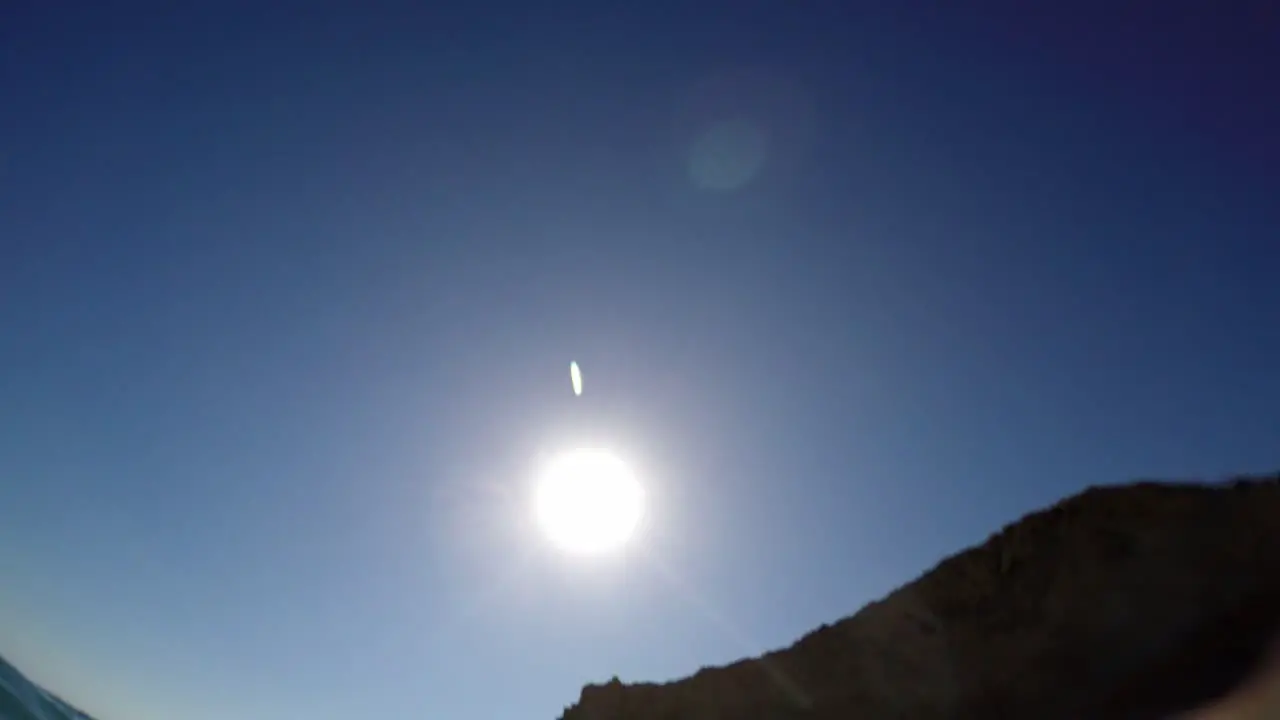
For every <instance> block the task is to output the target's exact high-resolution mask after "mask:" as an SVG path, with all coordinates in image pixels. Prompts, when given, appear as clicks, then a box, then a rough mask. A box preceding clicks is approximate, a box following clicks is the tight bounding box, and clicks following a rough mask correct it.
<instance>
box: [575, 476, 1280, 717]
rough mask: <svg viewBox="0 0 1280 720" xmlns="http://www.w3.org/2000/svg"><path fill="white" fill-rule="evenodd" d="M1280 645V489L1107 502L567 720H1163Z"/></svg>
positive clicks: (1062, 514) (1160, 493)
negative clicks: (851, 611)
mask: <svg viewBox="0 0 1280 720" xmlns="http://www.w3.org/2000/svg"><path fill="white" fill-rule="evenodd" d="M1278 629H1280V475H1277V476H1272V477H1260V478H1244V479H1238V480H1234V481H1231V482H1227V483H1220V484H1181V483H1179V484H1172V483H1156V482H1142V483H1136V484H1132V485H1126V486H1114V487H1095V488H1090V489H1089V490H1086V491H1085V492H1083V493H1081V494H1080V495H1077V496H1074V497H1071V498H1068V499H1066V500H1063V501H1061V502H1059V503H1057V504H1056V505H1054V506H1052V507H1050V508H1048V509H1046V510H1042V511H1040V512H1036V513H1033V514H1031V515H1028V516H1027V517H1025V518H1023V519H1022V520H1021V521H1019V522H1017V523H1015V524H1013V525H1010V526H1008V527H1006V528H1005V529H1004V530H1002V531H1001V532H999V533H997V534H996V535H993V536H992V537H991V538H989V539H988V540H987V541H986V542H985V543H983V544H982V545H980V546H977V547H973V548H970V549H968V550H965V551H964V552H961V553H959V554H957V555H954V556H952V557H950V558H947V559H946V560H943V561H942V562H941V563H939V564H938V566H937V567H935V568H934V569H933V570H932V571H930V572H928V573H926V574H925V575H923V576H922V577H920V578H919V579H918V580H916V581H915V582H912V583H910V584H908V585H906V586H904V587H902V588H899V589H898V590H896V591H894V592H893V593H891V594H890V595H889V596H888V597H886V598H884V599H882V600H880V601H878V602H874V603H871V604H869V605H867V606H866V607H864V608H863V609H862V610H861V611H859V612H858V613H857V614H855V615H853V616H852V617H848V618H845V619H843V620H840V621H839V622H837V623H835V624H834V625H824V626H822V627H820V628H818V629H817V630H814V631H813V632H811V633H809V634H808V635H806V636H804V637H803V638H801V639H800V640H799V641H798V642H796V643H795V644H794V645H792V646H791V647H789V648H786V649H784V650H779V651H776V652H771V653H768V654H766V655H764V656H762V657H759V658H753V659H749V660H743V661H740V662H737V663H734V664H732V665H729V666H727V667H719V668H704V669H702V670H700V671H698V672H697V673H696V674H694V675H693V676H692V677H688V678H685V679H683V680H679V681H676V682H671V683H666V684H636V685H624V684H622V683H620V682H618V681H616V680H614V681H611V682H609V683H607V684H604V685H588V686H587V687H586V688H584V689H583V691H582V694H581V697H580V699H579V701H578V702H577V704H575V705H573V706H571V707H569V708H568V709H566V710H565V712H564V714H563V716H562V720H766V719H768V720H774V719H778V720H782V719H788V720H789V719H792V718H794V719H797V720H798V719H801V718H803V719H806V720H835V719H837V718H839V719H841V720H845V719H854V718H857V719H858V720H887V719H888V718H894V719H895V720H896V719H908V720H917V719H918V720H930V719H933V718H946V719H947V720H960V719H969V718H973V719H974V720H977V719H982V720H995V719H998V718H1035V719H1037V720H1056V719H1061V720H1078V719H1081V718H1091V719H1096V720H1112V719H1114V720H1147V719H1151V720H1155V719H1157V718H1167V717H1169V716H1170V715H1172V714H1174V713H1177V712H1181V711H1185V710H1190V709H1192V708H1195V707H1199V706H1201V705H1203V704H1204V703H1206V702H1208V701H1210V700H1213V699H1215V698H1217V697H1219V696H1221V695H1223V694H1224V693H1226V692H1227V691H1228V690H1230V689H1231V688H1232V687H1234V686H1235V685H1236V684H1237V683H1239V682H1240V681H1241V680H1242V679H1243V678H1244V677H1245V676H1246V675H1247V674H1248V673H1249V672H1250V671H1251V670H1252V668H1253V667H1254V666H1255V665H1256V664H1257V663H1258V661H1259V660H1260V659H1261V657H1262V656H1263V655H1264V654H1265V651H1266V649H1267V646H1268V645H1269V642H1270V640H1271V639H1272V638H1273V637H1274V636H1275V634H1276V631H1277V630H1278Z"/></svg>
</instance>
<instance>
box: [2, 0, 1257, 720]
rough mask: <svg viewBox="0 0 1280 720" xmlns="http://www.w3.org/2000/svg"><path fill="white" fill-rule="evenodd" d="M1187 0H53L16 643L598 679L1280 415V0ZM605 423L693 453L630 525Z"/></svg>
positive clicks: (647, 453)
mask: <svg viewBox="0 0 1280 720" xmlns="http://www.w3.org/2000/svg"><path fill="white" fill-rule="evenodd" d="M1108 5H1110V4H1108ZM1139 6H1142V7H1143V8H1146V10H1140V9H1129V10H1125V9H1115V8H1112V7H1105V8H1104V7H1103V4H1101V3H1092V4H1091V3H1090V2H1088V0H1083V1H1081V2H1071V3H1058V4H1038V5H1036V6H1035V7H1034V9H1032V7H1031V5H1030V4H1027V3H1015V2H999V1H997V0H986V1H981V0H980V1H977V2H972V3H950V4H943V3H937V4H933V6H931V7H929V8H927V9H926V8H925V7H924V6H923V5H917V4H912V3H894V4H890V3H862V4H859V3H854V2H828V1H826V0H813V1H808V2H785V3H784V2H760V1H758V0H735V1H734V2H732V3H729V2H723V3H714V2H703V3H679V4H676V3H670V2H649V3H599V2H594V3H587V2H567V1H566V2H549V3H505V4H499V3H488V4H485V3H476V4H471V3H431V2H414V3H409V2H359V3H357V2H350V3H338V2H332V1H330V0H318V1H317V2H310V3H296V2H278V3H248V2H239V1H236V0H232V1H223V2H216V3H215V2H190V3H176V4H175V3H151V4H145V3H129V2H120V3H87V2H72V3H69V4H68V3H56V4H55V3H39V2H27V1H24V0H18V1H17V2H10V3H6V4H5V5H4V6H3V8H0V579H2V580H0V581H2V582H3V587H4V592H3V594H0V653H3V654H4V655H5V656H6V657H8V658H9V659H10V660H12V661H13V662H14V663H15V664H17V665H18V666H19V667H21V668H23V669H24V670H25V671H26V672H28V673H29V674H30V675H31V676H33V677H34V678H35V679H37V680H39V681H41V682H43V683H45V684H47V685H49V686H50V687H51V688H52V689H54V690H55V691H58V692H60V693H61V694H63V695H64V696H66V697H67V698H68V699H69V700H71V701H73V702H75V703H78V704H80V705H82V706H83V707H84V708H85V709H86V710H88V711H90V712H92V713H94V714H96V715H98V716H99V717H100V720H125V719H126V718H127V719H129V720H135V719H136V720H161V719H169V718H174V717H182V718H188V719H190V720H213V719H214V718H227V717H237V718H244V719H245V720H258V719H264V720H265V719H269V718H295V717H297V718H300V717H307V718H317V719H321V718H349V717H370V716H374V715H381V716H387V717H391V716H394V717H437V718H449V717H486V718H494V719H496V720H506V719H510V720H537V719H541V720H553V719H554V718H555V717H557V716H558V715H559V713H560V711H561V710H562V709H563V707H564V706H566V705H568V704H571V703H572V702H574V701H575V700H576V699H577V697H578V693H579V690H580V688H581V687H582V685H583V684H584V683H587V682H603V681H605V680H607V679H609V678H610V677H611V676H614V675H616V676H618V677H620V678H622V679H623V680H626V681H642V680H651V681H662V680H668V679H673V678H677V677H681V676H684V675H687V674H690V673H692V672H694V671H696V670H697V669H698V668H699V667H701V666H705V665H715V664H722V663H726V662H729V661H731V660H734V659H737V658H739V657H743V656H746V655H751V654H756V653H759V652H761V651H764V650H768V649H773V648H777V647H781V646H785V645H787V644H789V643H790V642H791V641H793V640H795V639H796V638H798V637H799V636H800V635H802V634H803V633H804V632H806V631H807V630H809V629H811V628H813V627H815V626H817V625H819V624H821V623H823V622H831V621H834V620H836V619H837V618H840V617H843V616H846V615H848V614H850V613H852V612H853V611H855V610H857V609H858V608H859V607H860V606H862V605H863V604H864V603H866V602H868V601H871V600H874V599H877V598H879V597H881V596H883V595H884V594H886V593H887V592H889V591H891V590H892V589H893V588H894V587H896V586H897V585H899V584H901V583H904V582H907V581H909V580H911V579H913V578H915V577H916V576H918V575H919V574H921V573H922V572H924V571H925V570H927V569H928V568H930V567H932V566H933V565H934V564H935V563H937V562H938V561H939V560H941V559H942V558H943V557H945V556H946V555H949V554H951V553H953V552H956V551H959V550H960V549H962V548H964V547H966V546H968V545H971V544H974V543H977V542H981V541H982V540H983V539H984V538H986V537H987V536H988V535H989V534H990V533H992V532H994V531H996V530H998V529H999V528H1000V527H1001V526H1002V525H1004V524H1005V523H1008V522H1011V521H1013V520H1015V519H1016V518H1017V517H1019V516H1020V515H1022V514H1023V513H1025V512H1028V511H1031V510H1033V509H1036V508H1038V507H1041V506H1043V505H1047V504H1049V503H1051V502H1053V501H1055V500H1056V499H1058V498H1060V497H1062V496H1065V495H1068V494H1071V493H1074V492H1076V491H1079V490H1081V489H1083V488H1085V487H1086V486H1089V485H1093V484H1103V483H1116V482H1123V481H1126V480H1130V479H1137V478H1172V479H1194V478H1206V479H1216V478H1221V477H1224V476H1227V475H1231V474H1234V473H1238V472H1262V471H1269V470H1274V469H1276V468H1277V466H1278V463H1280V441H1278V440H1277V435H1276V427H1277V426H1276V419H1275V412H1276V408H1277V407H1280V373H1277V372H1276V358H1277V357H1280V321H1278V320H1277V318H1280V283H1277V282H1276V278H1277V277H1278V276H1280V273H1278V271H1280V242H1277V238H1280V203H1277V202H1276V201H1275V198H1276V197H1277V196H1278V193H1280V177H1277V175H1276V168H1277V167H1280V135H1278V134H1277V128H1280V93H1277V91H1276V88H1277V86H1276V80H1275V78H1276V75H1275V74H1274V73H1275V71H1276V68H1277V67H1278V66H1280V57H1278V55H1280V50H1278V49H1277V48H1278V47H1280V46H1277V45H1276V43H1275V37H1276V35H1277V32H1278V31H1280V30H1278V28H1280V15H1278V14H1277V11H1276V8H1275V5H1274V4H1273V3H1265V2H1250V1H1248V0H1246V1H1242V2H1235V3H1225V4H1219V5H1218V6H1215V7H1214V9H1213V11H1212V12H1209V11H1208V10H1207V9H1206V8H1208V5H1207V4H1205V5H1203V6H1202V8H1201V9H1195V8H1191V7H1189V6H1186V4H1179V3H1170V4H1161V5H1159V6H1158V10H1156V9H1155V8H1157V6H1156V5H1154V4H1149V3H1136V4H1133V5H1132V6H1131V8H1138V7H1139ZM1055 8H1056V9H1055ZM571 361H577V362H578V363H579V364H580V366H581V368H582V371H583V376H584V381H585V382H584V393H583V395H582V396H581V397H575V396H574V395H573V393H572V391H571V389H570V385H569V380H568V366H569V363H570V362H571ZM596 445H603V446H608V447H610V448H613V449H614V450H615V451H616V452H618V453H619V454H620V455H622V456H623V457H625V458H626V459H627V460H629V461H630V462H631V463H632V465H633V466H634V467H635V468H636V471H637V473H638V474H639V476H640V477H641V479H642V480H643V481H644V483H645V485H646V491H647V494H648V498H649V507H648V514H647V516H646V523H645V525H644V528H643V532H642V534H641V536H640V537H638V538H637V539H636V541H635V542H634V543H633V544H632V545H631V546H629V547H628V548H626V549H625V550H624V551H623V552H621V553H619V554H617V555H616V556H612V557H608V558H597V559H593V560H590V561H587V560H583V559H580V558H571V557H567V556H565V555H564V554H562V553H559V552H557V551H555V550H554V549H552V548H551V547H549V545H548V544H547V543H546V542H545V541H544V540H543V538H542V537H541V536H540V535H539V534H538V533H537V532H536V530H535V528H533V527H532V524H531V512H530V501H529V488H530V483H531V479H532V477H533V476H534V473H535V468H536V467H538V463H539V462H540V461H541V460H542V459H545V458H546V457H548V456H549V455H550V454H554V453H556V452H558V451H561V450H564V449H567V448H571V447H577V446H596Z"/></svg>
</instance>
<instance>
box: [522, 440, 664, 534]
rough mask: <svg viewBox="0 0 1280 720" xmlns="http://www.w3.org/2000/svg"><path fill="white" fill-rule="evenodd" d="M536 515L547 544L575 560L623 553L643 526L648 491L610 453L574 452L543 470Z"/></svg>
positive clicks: (624, 464)
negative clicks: (645, 498) (588, 556)
mask: <svg viewBox="0 0 1280 720" xmlns="http://www.w3.org/2000/svg"><path fill="white" fill-rule="evenodd" d="M534 505H535V507H534V510H535V512H536V514H537V519H538V525H539V526H541V528H542V531H543V532H544V533H546V535H547V538H548V539H550V540H551V542H552V543H553V544H555V545H556V546H557V547H559V548H560V549H562V550H565V551H567V552H570V553H573V554H576V555H599V554H603V553H606V552H609V551H610V550H616V549H618V548H620V547H621V546H622V545H623V544H624V543H626V541H627V540H628V539H630V537H631V535H632V534H633V533H634V532H635V530H636V527H637V526H638V525H639V524H640V519H641V517H642V516H643V514H644V489H643V488H642V487H641V486H640V483H639V481H637V480H636V477H635V475H634V474H633V473H632V472H631V468H629V467H627V464H626V463H624V462H623V461H622V460H620V459H619V458H618V457H617V456H615V455H614V454H613V453H610V452H608V451H606V450H574V451H572V452H567V453H565V454H563V455H560V456H558V457H556V458H554V459H553V460H551V462H549V463H547V465H546V467H545V468H543V472H542V475H541V477H539V478H538V484H537V490H536V492H535V499H534Z"/></svg>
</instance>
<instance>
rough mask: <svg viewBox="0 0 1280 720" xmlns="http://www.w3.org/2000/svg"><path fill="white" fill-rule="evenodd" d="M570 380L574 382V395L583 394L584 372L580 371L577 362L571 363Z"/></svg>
mask: <svg viewBox="0 0 1280 720" xmlns="http://www.w3.org/2000/svg"><path fill="white" fill-rule="evenodd" d="M569 379H570V380H572V381H573V394H574V395H581V394H582V371H581V370H579V369H578V363H577V362H571V363H569Z"/></svg>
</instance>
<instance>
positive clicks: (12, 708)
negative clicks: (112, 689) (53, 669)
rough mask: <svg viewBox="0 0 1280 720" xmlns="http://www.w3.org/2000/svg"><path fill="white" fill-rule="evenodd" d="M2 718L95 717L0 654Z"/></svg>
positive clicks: (78, 719)
mask: <svg viewBox="0 0 1280 720" xmlns="http://www.w3.org/2000/svg"><path fill="white" fill-rule="evenodd" d="M0 720H93V718H92V717H90V716H89V715H87V714H85V713H82V712H80V711H79V710H77V709H75V708H73V707H71V706H70V705H68V704H67V703H65V702H63V701H62V700H59V699H58V698H57V697H55V696H54V695H53V694H52V693H49V692H47V691H46V690H44V689H43V688H41V687H40V686H39V685H36V684H35V683H33V682H31V681H30V680H28V679H27V678H26V676H24V675H23V674H22V673H20V672H18V669H17V668H15V667H14V666H12V665H10V664H9V663H8V662H7V661H6V660H5V659H4V658H2V657H0Z"/></svg>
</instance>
